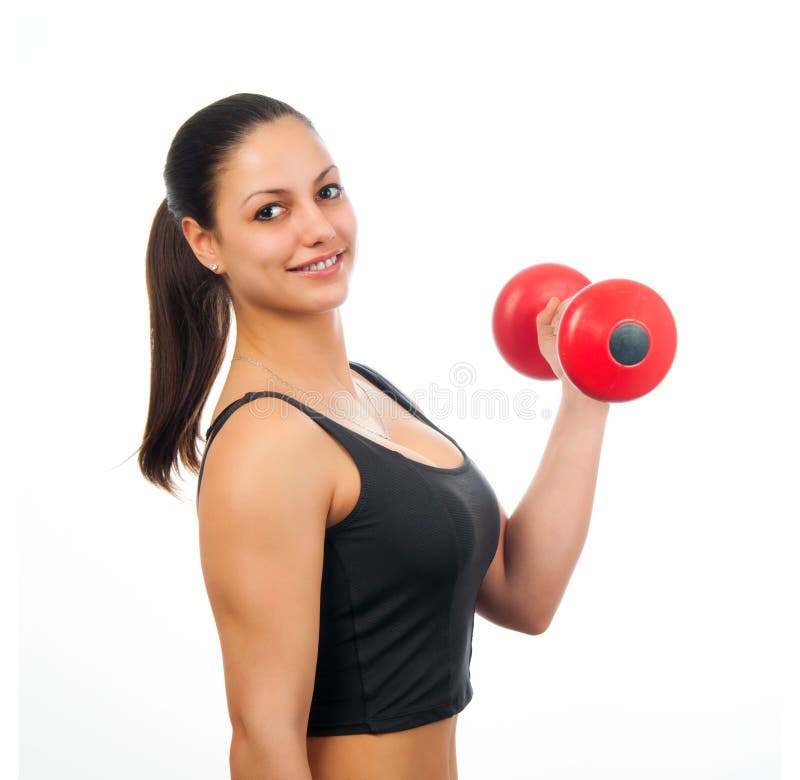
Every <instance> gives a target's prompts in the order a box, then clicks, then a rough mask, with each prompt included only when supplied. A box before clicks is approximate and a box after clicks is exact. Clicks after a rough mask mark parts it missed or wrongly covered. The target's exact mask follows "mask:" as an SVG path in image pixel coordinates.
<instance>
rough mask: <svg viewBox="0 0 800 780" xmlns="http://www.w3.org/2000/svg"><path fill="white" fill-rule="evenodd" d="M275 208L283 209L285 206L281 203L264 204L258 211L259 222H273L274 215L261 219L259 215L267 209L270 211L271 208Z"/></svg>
mask: <svg viewBox="0 0 800 780" xmlns="http://www.w3.org/2000/svg"><path fill="white" fill-rule="evenodd" d="M275 208H278V209H282V208H283V206H281V205H280V203H270V204H269V206H264V207H263V208H261V209H259V210H258V211H257V212H256V219H257V220H258V221H259V222H271V221H272V220H273V219H275V217H274V216H272V217H269V218H268V219H261V218H260V217H259V215H260V214H263V213H264V212H265V211H270V210H271V209H275Z"/></svg>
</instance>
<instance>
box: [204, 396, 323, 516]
mask: <svg viewBox="0 0 800 780" xmlns="http://www.w3.org/2000/svg"><path fill="white" fill-rule="evenodd" d="M226 406H227V404H223V403H220V404H218V407H221V408H222V409H224V408H226ZM217 414H218V412H216V411H215V414H214V417H213V419H216V417H217ZM326 438H327V437H326V434H325V432H324V431H323V430H322V429H321V428H320V426H319V425H318V424H317V423H316V422H314V420H312V419H311V418H310V417H308V415H306V414H304V413H303V412H302V411H300V410H299V409H297V408H296V407H295V406H293V405H292V404H290V403H288V402H287V401H284V400H282V399H280V398H275V397H272V396H267V397H264V396H261V397H256V398H253V399H251V400H250V401H249V402H247V403H243V404H241V405H240V406H239V407H237V408H236V409H235V410H234V411H233V412H232V413H231V414H230V415H229V416H228V417H227V419H225V421H224V422H223V423H222V425H221V426H219V428H218V429H217V431H216V434H215V435H214V436H213V439H210V440H209V443H208V444H207V445H206V453H205V465H204V466H203V479H202V482H201V484H200V492H199V494H198V514H199V515H200V514H201V513H202V512H203V510H204V508H208V507H209V506H210V505H211V504H218V503H219V502H220V501H223V502H224V501H225V500H227V499H228V498H229V497H231V496H232V495H235V494H237V493H239V494H241V493H242V491H243V490H244V489H245V488H247V489H248V490H249V491H252V489H253V485H254V483H255V484H264V483H267V482H270V481H272V480H274V479H276V478H280V475H283V474H286V473H287V472H292V473H296V474H297V476H298V481H299V479H300V478H302V479H304V480H305V482H306V487H307V489H310V490H311V489H313V490H314V492H315V493H317V495H318V496H326V495H327V497H328V504H330V500H331V499H332V497H333V490H334V486H335V474H336V468H335V459H334V454H335V453H334V450H333V449H332V448H330V447H326V446H324V443H325V439H326ZM201 519H202V518H201Z"/></svg>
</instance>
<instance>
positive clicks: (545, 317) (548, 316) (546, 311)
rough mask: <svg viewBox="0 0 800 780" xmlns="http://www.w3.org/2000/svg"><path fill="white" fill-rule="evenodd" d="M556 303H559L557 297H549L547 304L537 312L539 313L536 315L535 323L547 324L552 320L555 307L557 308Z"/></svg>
mask: <svg viewBox="0 0 800 780" xmlns="http://www.w3.org/2000/svg"><path fill="white" fill-rule="evenodd" d="M558 305H559V299H558V298H555V297H553V298H551V299H550V300H549V301H548V302H547V306H545V307H544V308H543V309H542V310H541V311H540V312H539V313H538V314H537V315H536V321H537V323H541V324H542V325H547V324H549V323H550V322H551V321H552V319H553V314H554V313H555V311H556V309H557V308H558Z"/></svg>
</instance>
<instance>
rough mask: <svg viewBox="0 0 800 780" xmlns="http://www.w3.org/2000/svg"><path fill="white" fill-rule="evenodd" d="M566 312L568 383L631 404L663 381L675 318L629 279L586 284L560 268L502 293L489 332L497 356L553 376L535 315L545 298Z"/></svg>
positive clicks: (533, 274)
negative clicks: (561, 303)
mask: <svg viewBox="0 0 800 780" xmlns="http://www.w3.org/2000/svg"><path fill="white" fill-rule="evenodd" d="M552 297H556V298H558V299H559V300H562V301H563V300H565V299H566V298H571V300H570V301H569V302H568V303H567V305H566V306H565V307H564V309H563V311H562V315H561V321H560V322H559V325H558V333H557V335H556V348H557V351H558V357H559V360H560V361H561V366H562V367H563V369H564V374H565V375H566V377H567V379H568V380H569V381H570V382H571V383H572V384H573V385H574V386H575V387H577V388H578V390H580V391H581V392H582V393H584V394H586V395H588V396H590V397H592V398H595V399H597V400H598V401H631V400H633V399H634V398H639V397H641V396H643V395H645V394H646V393H649V392H650V391H651V390H652V389H653V388H654V387H656V385H658V384H659V382H661V380H662V379H663V378H664V377H665V376H666V374H667V372H668V371H669V369H670V366H671V365H672V361H673V358H674V357H675V350H676V347H677V331H676V329H675V320H674V318H673V316H672V312H671V311H670V310H669V307H668V306H667V304H666V303H665V302H664V300H663V299H662V298H661V296H659V295H658V293H656V292H655V290H652V289H651V288H650V287H647V285H644V284H640V283H639V282H634V281H632V280H630V279H606V280H604V281H601V282H594V283H591V282H590V281H589V280H588V279H587V278H586V277H585V276H584V275H583V274H581V273H579V272H578V271H576V270H574V269H573V268H570V267H569V266H566V265H561V264H560V263H540V264H538V265H532V266H530V267H529V268H525V269H524V270H522V271H520V272H519V273H518V274H516V275H515V276H513V277H512V278H511V279H510V280H509V281H508V282H507V283H506V285H505V286H504V287H503V289H502V290H501V291H500V294H499V295H498V296H497V301H496V302H495V306H494V312H493V315H492V330H493V333H494V339H495V343H496V344H497V348H498V349H499V351H500V354H501V355H502V356H503V358H504V359H505V360H506V362H507V363H508V364H509V365H510V366H511V367H512V368H514V369H515V370H517V371H519V372H520V373H521V374H524V375H525V376H529V377H532V378H534V379H555V378H556V376H555V374H554V373H553V371H552V369H551V368H550V365H549V364H548V362H547V361H546V360H545V359H544V357H542V354H541V352H540V351H539V340H538V334H537V330H536V315H537V314H538V313H539V312H540V311H542V309H544V308H545V306H546V305H547V302H548V301H549V300H550V298H552Z"/></svg>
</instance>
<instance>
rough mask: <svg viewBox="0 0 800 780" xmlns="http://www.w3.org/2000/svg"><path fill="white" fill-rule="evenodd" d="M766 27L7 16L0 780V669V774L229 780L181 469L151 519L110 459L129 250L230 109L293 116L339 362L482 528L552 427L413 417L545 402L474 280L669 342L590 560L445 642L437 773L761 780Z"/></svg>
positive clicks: (542, 19)
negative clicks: (331, 191)
mask: <svg viewBox="0 0 800 780" xmlns="http://www.w3.org/2000/svg"><path fill="white" fill-rule="evenodd" d="M796 10H797V4H796V3H779V2H770V1H769V0H760V2H724V3H723V2H710V1H708V0H691V2H685V1H684V0H672V2H669V3H667V2H663V3H653V2H641V0H638V1H637V2H634V1H631V2H620V1H619V0H612V1H610V2H601V3H593V2H568V1H567V2H564V1H562V2H558V3H553V2H548V3H541V2H535V3H512V2H508V1H507V0H496V1H495V2H491V3H486V2H481V3H463V2H462V3H458V4H456V3H450V2H446V3H445V2H404V3H402V4H394V5H390V4H372V3H366V2H364V3H355V2H344V1H343V0H337V2H327V3H308V2H304V3H296V4H295V3H288V2H281V3H275V2H268V1H266V0H265V1H263V2H259V3H239V4H236V3H234V4H232V5H226V4H223V3H221V2H218V3H214V4H208V3H200V2H192V3H162V4H159V5H157V6H153V7H147V6H145V7H143V8H141V7H140V8H136V7H133V6H130V5H127V6H117V5H116V4H110V5H100V4H97V5H89V4H86V3H80V2H79V3H69V4H66V5H56V4H55V3H43V4H37V5H35V6H33V7H32V8H30V9H28V10H25V11H19V10H18V11H16V12H15V14H14V16H13V18H12V19H11V25H4V27H5V28H6V31H5V33H4V36H5V37H6V41H5V44H6V45H5V46H4V47H3V49H4V51H5V52H6V53H5V55H4V57H5V58H6V63H5V64H6V67H5V68H4V72H5V73H6V74H7V77H8V76H10V78H7V83H6V100H5V108H6V109H7V110H6V111H5V114H6V118H5V120H4V134H5V135H6V138H7V141H6V143H5V144H4V150H5V152H6V154H7V162H6V164H7V165H10V166H11V168H12V175H13V179H12V181H11V183H10V186H9V183H8V181H7V186H6V188H5V189H7V192H6V193H5V194H4V196H3V197H4V200H5V202H6V206H7V207H6V208H5V209H4V211H3V213H4V214H6V216H7V219H8V217H9V215H10V219H8V221H7V222H5V226H4V230H3V237H4V243H5V246H4V250H5V251H4V252H3V255H4V258H3V270H4V271H5V274H4V280H5V283H4V291H5V296H4V297H5V303H6V306H5V310H6V312H7V315H6V316H7V319H6V324H5V332H6V334H7V335H9V336H10V338H9V342H10V344H11V350H10V352H9V355H8V362H7V366H6V381H5V388H6V389H5V392H6V402H5V404H4V413H5V423H4V429H5V430H7V429H8V427H9V423H10V428H11V436H12V443H11V444H10V445H9V443H6V447H4V449H5V450H6V456H7V458H8V463H7V467H6V468H5V469H4V475H5V477H6V485H7V488H8V489H10V494H11V512H10V515H11V517H10V518H8V519H9V520H10V521H11V522H10V523H7V524H6V525H5V526H4V529H5V530H4V531H3V540H4V544H3V545H2V550H3V552H2V556H3V559H2V561H1V562H0V563H2V571H3V583H2V584H3V589H2V590H3V598H4V603H3V608H4V614H6V615H7V618H6V620H5V623H6V626H7V628H9V629H10V637H11V639H10V640H9V641H8V642H5V641H4V643H3V644H4V645H5V651H4V652H5V653H6V654H7V657H6V659H4V660H7V663H6V664H4V668H6V669H7V670H12V673H10V674H9V673H8V672H7V673H6V675H5V677H4V679H3V684H4V689H5V690H3V691H2V693H3V695H2V697H1V698H0V700H2V702H3V709H4V714H5V717H6V719H7V721H6V723H5V724H4V725H3V729H2V730H3V734H5V735H6V739H5V744H4V745H3V747H4V749H5V752H4V756H3V758H4V760H5V761H6V766H5V767H0V774H3V776H8V777H12V776H15V774H16V763H15V761H16V756H15V750H14V747H15V744H16V742H17V740H16V735H17V731H16V715H17V710H16V698H15V696H14V695H13V694H14V690H15V686H16V678H15V676H14V675H13V669H14V668H15V667H16V663H17V660H19V662H20V676H19V683H20V687H19V691H20V698H19V714H20V716H21V717H20V727H19V748H20V750H19V759H20V777H23V778H24V779H25V780H52V779H54V778H57V779H58V780H67V779H70V780H71V779H72V778H76V779H77V778H80V780H94V779H95V778H96V779H97V780H100V779H102V780H108V778H115V779H117V778H118V779H119V780H128V778H130V779H131V780H133V778H136V779H137V780H140V779H141V778H165V779H166V778H170V779H172V778H193V779H195V778H196V779H200V778H215V779H216V778H224V777H227V776H228V766H227V762H228V749H229V738H230V725H229V722H228V719H227V710H226V702H225V692H224V685H223V676H222V665H221V657H220V651H219V643H218V637H217V634H216V630H215V626H214V623H213V618H212V615H211V611H210V608H209V605H208V601H207V597H206V593H205V589H204V584H203V580H202V574H201V570H200V565H199V557H198V549H197V533H196V530H197V529H196V516H195V509H194V490H195V486H196V477H195V476H194V475H191V474H188V475H186V481H185V483H184V488H183V491H184V495H185V499H184V500H183V501H176V500H175V499H174V498H171V497H170V496H168V495H167V494H166V493H164V492H162V491H159V490H158V489H156V488H155V487H153V486H152V485H150V484H149V483H147V482H145V480H144V479H143V478H142V476H141V475H140V474H139V473H138V472H137V469H136V460H135V456H132V457H129V456H131V455H132V453H133V452H134V450H135V449H136V448H137V447H138V446H139V444H140V442H141V435H142V431H143V426H144V422H145V415H146V411H147V403H148V392H149V385H148V382H149V354H148V349H149V331H148V328H149V321H148V308H147V306H148V303H147V297H146V290H145V278H144V252H145V245H146V242H147V237H148V232H149V229H150V224H151V221H152V218H153V215H154V213H155V210H156V207H157V206H158V203H159V202H160V201H161V199H162V198H163V197H164V186H163V180H162V178H161V172H162V169H163V165H164V160H165V156H166V152H167V149H168V146H169V143H170V141H171V140H172V137H173V135H174V133H175V131H176V130H177V128H178V127H179V125H180V124H181V123H182V122H183V121H184V120H185V119H186V118H188V116H189V115H190V114H192V113H194V112H195V111H196V110H198V109H199V108H201V107H203V106H205V105H207V104H208V103H210V102H213V101H214V100H217V99H219V98H221V97H224V96H226V95H229V94H232V93H234V92H260V93H263V94H267V95H270V96H272V97H277V98H279V99H281V100H284V101H286V102H288V103H290V104H291V105H293V106H294V107H296V108H298V109H299V110H300V111H302V112H303V113H305V114H307V115H308V116H309V117H310V118H311V119H312V121H313V122H314V123H315V125H316V127H317V129H318V130H319V132H320V133H321V135H322V136H323V138H324V139H325V142H326V145H327V146H328V148H329V150H330V151H331V154H332V155H333V157H334V160H335V161H336V162H337V163H338V164H339V166H340V168H341V171H342V183H343V184H344V186H345V187H346V188H347V190H348V194H349V195H350V197H351V199H352V200H353V202H354V205H355V208H356V213H357V216H358V220H359V227H360V231H359V250H358V258H357V269H356V275H355V278H354V281H353V284H352V286H351V293H350V297H349V298H348V300H347V302H346V303H345V305H344V307H343V309H342V314H343V318H344V323H345V332H346V337H347V346H348V355H349V357H350V359H352V360H356V361H361V362H364V363H367V364H368V365H372V366H374V367H375V368H377V369H378V370H379V371H380V372H381V373H383V374H384V375H385V376H387V377H388V378H389V379H390V380H392V381H393V382H395V383H396V384H398V385H399V386H400V387H401V388H402V389H404V390H405V391H406V392H407V393H415V394H416V395H415V397H416V398H417V400H418V402H419V403H420V404H421V405H422V406H423V408H424V409H429V410H431V412H432V417H433V419H434V420H435V422H437V424H438V425H440V427H443V428H444V429H445V430H447V431H448V432H449V433H451V435H453V436H455V437H456V439H457V440H458V441H459V443H460V444H461V445H462V446H463V447H464V448H465V449H466V450H467V451H468V452H469V453H470V455H471V456H472V458H473V459H474V460H475V462H476V463H477V464H478V465H479V466H480V468H481V469H482V470H483V472H484V473H485V474H486V476H487V478H488V479H489V481H490V482H491V483H492V485H493V487H494V489H495V491H496V492H497V494H498V496H499V498H500V500H501V502H502V504H503V505H504V507H505V508H506V510H507V511H508V512H509V513H510V512H511V511H513V509H514V508H515V506H516V504H517V502H518V501H519V499H520V498H521V496H522V495H523V493H524V491H525V489H526V487H527V485H528V483H529V482H530V480H531V479H532V477H533V475H534V473H535V470H536V468H537V465H538V463H539V459H540V457H541V453H542V451H543V449H544V446H545V443H546V440H547V437H548V435H549V432H550V429H551V426H552V419H550V420H547V419H544V416H543V415H541V414H540V415H538V416H537V417H536V418H534V419H528V420H523V419H518V418H515V417H513V416H506V418H505V419H501V418H499V417H498V416H496V415H488V414H485V413H480V412H478V413H474V412H469V411H462V412H459V411H458V410H456V409H453V410H452V411H451V413H450V414H449V415H446V416H445V415H438V416H434V414H433V410H432V409H431V406H430V405H429V404H428V403H427V401H426V397H427V396H426V394H428V393H430V392H431V390H432V387H433V384H434V383H435V384H437V385H438V386H439V387H440V388H441V387H444V388H450V389H451V391H453V392H454V391H455V385H454V384H453V381H452V373H451V372H452V371H453V370H454V367H455V366H457V365H458V364H462V363H465V364H468V365H469V366H470V367H471V370H472V371H473V372H474V376H475V382H474V383H473V384H472V385H471V386H469V387H467V388H465V393H466V394H465V395H464V397H465V398H469V397H470V396H471V395H472V394H473V393H475V392H476V391H478V390H480V389H484V390H497V391H501V392H504V393H507V394H508V396H509V397H511V396H513V395H514V394H515V393H518V392H521V391H523V390H525V389H530V388H533V389H535V391H536V392H537V393H539V397H538V399H537V406H536V408H538V409H540V410H545V409H550V410H555V409H556V408H557V404H558V395H559V388H558V386H557V385H556V383H538V382H534V381H533V380H529V379H526V378H525V377H523V376H521V375H519V374H517V373H516V372H515V371H513V370H512V369H511V368H510V367H509V366H508V365H507V364H505V363H504V361H503V360H502V358H501V357H500V356H499V354H498V352H497V350H496V349H495V346H494V343H493V339H492V335H491V327H490V321H491V312H492V307H493V305H494V301H495V298H496V296H497V294H498V292H499V290H500V289H501V287H502V286H503V284H505V282H506V281H507V280H508V279H509V278H510V277H511V276H512V275H513V274H515V273H516V272H517V271H519V270H521V269H522V268H525V267H527V266H528V265H531V264H533V263H535V262H545V261H556V262H562V263H566V264H568V265H572V266H574V267H576V268H578V269H579V270H581V271H582V272H583V273H584V274H586V275H587V276H588V277H589V278H590V279H592V280H599V279H603V278H610V277H627V278H632V279H636V280H638V281H641V282H644V283H645V284H648V285H649V286H651V287H653V288H654V289H655V290H657V291H658V292H659V293H660V294H661V295H662V296H663V297H664V298H665V300H666V301H667V302H668V303H669V305H670V307H671V309H672V311H673V314H674V315H675V318H676V321H677V323H678V330H679V344H678V353H677V355H676V359H675V363H674V366H673V369H672V371H671V372H670V374H669V375H668V376H667V377H666V379H665V380H664V381H663V383H662V384H661V385H660V386H659V387H657V388H656V389H655V390H654V391H653V392H652V393H651V394H649V395H648V396H645V397H644V398H642V399H639V400H638V401H635V402H632V403H629V404H617V405H615V406H614V407H613V408H612V410H611V413H610V415H609V418H608V423H607V428H606V436H605V440H604V445H603V452H602V458H601V465H600V474H599V480H598V487H597V494H596V499H595V505H594V513H593V516H592V522H591V527H590V530H589V536H588V539H587V542H586V546H585V548H584V550H583V553H582V556H581V558H580V560H579V562H578V566H577V568H576V570H575V573H574V575H573V577H572V580H571V582H570V584H569V587H568V590H567V592H566V594H565V596H564V599H563V601H562V603H561V606H560V608H559V611H558V613H557V615H556V617H555V619H554V621H553V623H552V624H551V626H550V628H549V629H548V630H547V631H546V632H545V633H544V634H542V635H540V636H535V637H531V636H526V635H522V634H518V633H513V632H510V631H507V630H504V629H501V628H499V627H498V626H495V625H494V624H492V623H489V622H487V621H485V620H483V619H482V618H477V619H476V625H475V636H474V653H473V659H472V680H473V685H474V689H475V698H474V700H473V702H472V703H471V704H470V705H469V706H468V707H467V709H466V710H465V711H464V712H463V713H462V714H461V715H460V717H459V725H458V737H457V740H458V743H457V744H458V765H459V778H461V780H478V779H479V778H485V777H497V778H504V780H517V779H518V778H519V779H520V780H521V779H522V778H525V779H527V778H547V779H548V780H566V779H567V778H570V779H573V778H574V779H576V780H577V779H581V780H584V779H586V778H614V780H623V779H626V780H627V779H628V778H630V779H631V780H633V779H634V778H635V779H636V780H641V778H648V780H661V779H662V778H664V780H666V779H667V778H670V780H671V779H672V778H677V777H680V778H684V779H685V780H712V779H716V778H725V779H726V780H732V779H733V778H736V779H737V780H739V779H742V780H744V779H748V780H749V779H751V778H752V779H753V780H772V778H778V777H782V778H790V777H797V776H798V773H800V769H799V768H798V755H797V744H798V742H799V741H800V739H798V733H797V731H798V704H797V702H798V695H797V673H796V666H795V664H794V663H790V662H789V659H790V658H791V656H792V653H793V652H796V651H797V630H796V629H797V613H798V609H797V600H796V598H794V597H792V595H791V594H792V591H791V587H792V586H796V584H797V582H796V576H795V573H794V569H795V567H796V565H795V563H794V559H795V557H796V556H795V550H796V549H797V548H796V544H795V541H794V540H795V535H794V528H795V525H796V523H797V521H798V511H797V491H796V473H797V466H798V462H797V449H796V447H797V435H798V427H797V413H796V392H795V391H796V386H797V384H796V382H797V371H796V368H795V363H796V360H797V352H798V349H797V343H798V339H797V337H798V328H797V324H796V319H795V317H796V313H795V311H794V309H793V306H794V304H795V301H796V300H797V293H796V290H795V288H794V286H793V285H794V284H796V279H797V276H796V274H795V273H793V272H794V271H795V270H796V268H797V265H798V260H799V259H800V252H798V243H799V242H798V205H799V204H798V200H799V198H798V180H799V177H798V174H800V170H798V168H799V167H800V166H798V141H797V139H798V138H800V123H799V122H798V86H799V85H798V78H797V74H798V73H799V72H800V70H798V69H799V68H800V56H799V55H798V46H797V41H798V33H800V29H798V19H797V14H796ZM9 58H10V60H11V61H10V62H9ZM9 243H10V245H9ZM231 344H232V341H231ZM218 389H219V384H218V385H217V386H216V389H215V390H213V391H212V396H211V397H212V399H213V400H214V402H216V398H217V397H218ZM212 408H213V404H212V403H209V405H208V406H207V409H206V417H205V419H206V420H207V421H210V419H209V417H210V414H211V410H212ZM203 429H205V426H204V427H203ZM15 541H16V542H17V543H18V545H19V548H18V549H19V557H18V559H17V558H15V556H14V550H15V549H16V548H15V546H14V542H15ZM790 567H791V570H790ZM17 574H18V575H19V580H18V581H19V596H20V599H19V605H20V612H19V625H20V628H21V631H20V634H19V658H17V654H16V650H15V645H14V642H13V639H14V634H15V625H16V622H17V621H16V595H17V590H16V587H17ZM784 693H785V694H786V695H785V697H784V696H783V694H784ZM793 742H794V744H793ZM781 746H782V747H783V769H782V770H781ZM3 769H7V771H6V772H5V773H4V772H3Z"/></svg>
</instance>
